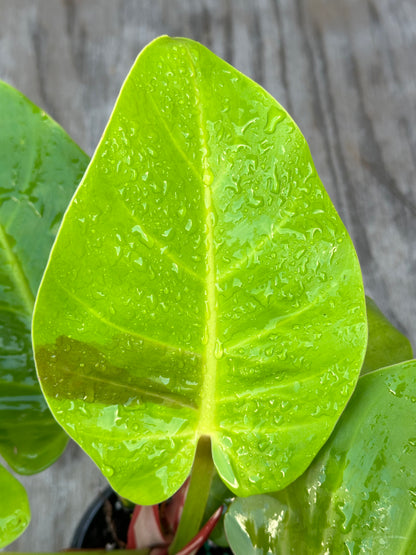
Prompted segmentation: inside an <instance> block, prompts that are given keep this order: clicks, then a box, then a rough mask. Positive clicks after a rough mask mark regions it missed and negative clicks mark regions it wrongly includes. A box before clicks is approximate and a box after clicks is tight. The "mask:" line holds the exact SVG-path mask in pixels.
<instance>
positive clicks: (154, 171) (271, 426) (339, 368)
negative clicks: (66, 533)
mask: <svg viewBox="0 0 416 555" xmlns="http://www.w3.org/2000/svg"><path fill="white" fill-rule="evenodd" d="M34 343H35V350H36V361H37V366H38V372H39V376H40V379H41V382H42V388H43V391H44V393H45V395H46V397H47V399H48V403H49V405H50V407H51V408H52V410H53V412H54V414H55V416H56V418H57V419H58V420H59V421H60V422H61V423H62V425H63V426H64V427H65V429H66V430H67V431H68V433H69V434H70V435H72V437H74V439H75V440H76V441H77V442H78V443H79V444H80V445H81V446H82V447H83V448H84V449H85V450H86V451H87V452H88V453H89V455H90V456H91V457H92V458H93V459H94V460H95V461H96V462H97V464H98V465H99V466H100V467H101V469H102V470H103V472H104V474H105V475H106V476H107V477H108V479H109V481H110V483H111V484H112V486H113V487H114V488H115V489H116V490H117V491H118V492H119V493H120V494H121V495H123V496H124V497H127V498H129V499H131V500H133V501H135V502H136V503H139V504H154V503H156V502H158V501H161V500H163V499H165V498H167V497H169V496H170V495H171V494H173V493H174V492H175V491H176V490H177V489H178V488H179V486H180V485H181V484H182V483H183V481H184V480H185V478H186V477H187V475H188V473H189V471H190V469H191V465H192V461H193V457H194V453H195V449H196V445H197V441H198V438H199V437H200V436H202V435H208V436H210V437H211V439H212V445H213V458H214V462H215V465H216V467H217V470H218V473H219V474H220V476H221V478H222V479H223V480H224V482H225V483H226V484H227V486H228V487H229V488H230V489H231V490H232V491H233V492H235V493H237V494H239V495H248V494H252V493H258V492H264V491H270V490H271V491H274V490H276V489H277V488H281V487H284V486H285V485H286V484H288V483H289V482H291V481H292V480H294V479H295V478H296V477H297V476H299V475H300V474H301V473H302V472H303V471H304V470H305V468H306V467H307V466H308V464H309V463H310V461H311V460H312V458H313V457H314V456H315V454H316V452H317V451H318V450H319V448H320V447H321V446H322V444H323V443H324V442H325V440H326V439H327V437H328V436H329V434H330V433H331V431H332V429H333V427H334V425H335V423H336V421H337V419H338V417H339V415H340V414H341V412H342V410H343V407H344V405H345V404H346V402H347V400H348V399H349V397H350V395H351V393H352V391H353V388H354V386H355V383H356V380H357V377H358V373H359V369H360V367H361V364H362V360H363V357H364V351H365V343H366V321H365V305H364V293H363V286H362V281H361V275H360V269H359V265H358V261H357V258H356V254H355V251H354V249H353V246H352V244H351V241H350V239H349V237H348V234H347V232H346V230H345V228H344V226H343V224H342V223H341V221H340V219H339V217H338V215H337V213H336V212H335V210H334V208H333V206H332V204H331V202H330V200H329V198H328V196H327V194H326V192H325V190H324V188H323V186H322V184H321V182H320V180H319V177H318V175H317V173H316V171H315V168H314V166H313V162H312V159H311V156H310V152H309V149H308V146H307V144H306V142H305V139H304V138H303V136H302V134H301V133H300V131H299V129H298V128H297V126H296V124H295V123H294V122H293V120H292V119H291V117H290V116H289V115H288V114H287V113H286V112H285V110H284V109H283V108H282V107H281V106H280V105H279V104H278V103H277V102H276V101H275V100H274V99H273V98H272V97H271V96H270V95H269V94H268V93H267V92H265V91H264V90H263V89H262V88H261V87H260V86H259V85H257V84H255V83H253V82H252V81H251V80H250V79H248V78H247V77H245V76H243V75H242V74H241V73H239V72H238V71H236V70H235V69H234V68H232V67H231V66H229V65H228V64H226V63H225V62H223V61H222V60H220V59H219V58H217V57H216V56H215V55H214V54H212V53H211V52H209V51H208V50H207V49H206V48H204V47H203V46H201V45H199V44H198V43H195V42H193V41H190V40H187V39H171V38H169V37H161V38H159V39H157V40H156V41H154V42H153V43H151V44H150V45H149V46H148V47H147V48H145V49H144V50H143V52H142V53H141V54H140V56H139V57H138V59H137V61H136V63H135V65H134V67H133V68H132V70H131V72H130V74H129V76H128V78H127V80H126V82H125V84H124V86H123V88H122V91H121V93H120V96H119V98H118V100H117V103H116V106H115V108H114V112H113V114H112V116H111V119H110V121H109V123H108V126H107V128H106V130H105V133H104V135H103V137H102V139H101V142H100V144H99V145H98V148H97V150H96V153H95V155H94V158H93V160H92V162H91V165H90V166H89V168H88V170H87V172H86V174H85V176H84V179H83V181H82V183H81V186H80V188H79V189H78V191H77V194H76V196H75V198H74V200H73V202H72V204H71V206H70V208H69V211H68V212H67V214H66V216H65V219H64V222H63V226H62V228H61V230H60V232H59V236H58V239H57V242H56V244H55V246H54V249H53V252H52V257H51V259H50V262H49V265H48V268H47V271H46V273H45V276H44V279H43V283H42V286H41V289H40V292H39V296H38V301H37V307H36V313H35V318H34Z"/></svg>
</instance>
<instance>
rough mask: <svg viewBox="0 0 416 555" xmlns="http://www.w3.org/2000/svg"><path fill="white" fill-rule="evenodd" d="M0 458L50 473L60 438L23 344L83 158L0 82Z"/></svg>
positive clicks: (27, 341)
mask: <svg viewBox="0 0 416 555" xmlns="http://www.w3.org/2000/svg"><path fill="white" fill-rule="evenodd" d="M0 114H1V115H0V263H1V264H0V314H1V319H0V453H1V455H3V457H4V458H5V459H6V461H7V462H8V464H9V465H10V466H11V467H13V468H14V469H15V470H16V471H17V472H20V473H22V474H32V473H34V472H39V471H40V470H43V469H44V468H46V467H47V466H49V465H50V464H51V463H52V462H53V461H54V460H56V458H57V457H58V456H59V455H60V454H61V452H62V450H63V449H64V447H65V445H66V442H67V436H66V434H65V433H64V432H63V430H62V429H61V428H60V427H59V426H58V425H57V424H56V422H55V421H54V419H53V417H52V415H51V414H50V412H49V409H48V407H47V405H46V403H45V400H44V399H43V396H42V393H41V391H40V388H39V384H38V380H37V376H36V371H35V364H34V361H33V357H32V344H31V336H30V327H31V318H32V311H33V305H34V299H35V295H36V292H37V289H38V286H39V283H40V280H41V277H42V273H43V270H44V268H45V266H46V263H47V260H48V255H49V251H50V248H51V246H52V242H53V239H54V236H55V234H56V231H57V228H58V225H59V222H60V221H61V218H62V215H63V212H64V210H65V208H66V206H67V205H68V203H69V200H70V198H71V196H72V194H73V193H74V190H75V186H76V184H77V183H78V182H79V180H80V179H81V177H82V173H83V171H84V169H85V167H86V164H87V157H86V155H85V154H83V153H82V152H81V151H80V149H79V148H78V147H77V146H76V145H75V144H74V143H73V142H72V141H71V139H70V138H69V137H68V136H67V135H66V133H65V132H64V131H63V129H61V128H60V127H59V126H58V125H57V124H56V123H55V122H54V121H52V120H51V119H50V118H49V117H48V116H47V115H46V114H45V113H44V112H43V111H42V110H40V109H39V108H37V107H36V106H34V105H33V104H32V103H31V102H30V101H29V100H27V99H26V98H25V97H24V96H23V95H22V94H21V93H19V92H18V91H16V90H15V89H13V88H12V87H10V86H9V85H6V84H5V83H2V82H0Z"/></svg>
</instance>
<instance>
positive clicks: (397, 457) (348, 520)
mask: <svg viewBox="0 0 416 555" xmlns="http://www.w3.org/2000/svg"><path fill="white" fill-rule="evenodd" d="M415 422H416V361H414V360H413V361H408V362H403V363H400V364H397V365H395V366H390V367H387V368H382V369H380V370H376V371H373V372H370V373H367V374H365V375H363V376H361V378H360V379H359V382H358V385H357V389H356V391H355V393H354V395H353V397H352V399H351V401H350V403H349V404H348V406H347V408H346V410H345V412H344V414H343V415H342V417H341V419H340V420H339V422H338V424H337V426H336V428H335V430H334V432H333V434H332V436H331V438H330V439H329V441H328V442H327V443H326V444H325V446H324V447H323V448H322V449H321V451H320V452H319V454H318V456H317V457H316V459H315V460H314V461H313V463H312V464H311V466H310V467H309V468H308V470H307V471H306V472H305V473H304V474H303V475H302V476H301V477H300V478H299V479H298V480H296V481H295V482H294V483H292V484H291V485H290V486H288V487H287V488H286V489H284V490H283V491H280V492H278V493H275V494H270V495H261V496H260V495H258V496H253V497H249V498H247V499H237V500H236V501H234V503H233V504H232V505H231V508H230V510H229V512H228V513H227V514H226V516H225V530H226V533H227V537H228V540H229V542H230V545H231V548H232V549H233V550H234V552H235V553H244V554H247V555H251V554H256V555H260V554H266V553H267V554H273V555H279V554H280V553H282V554H283V553H285V554H286V553H294V554H296V555H298V554H311V555H312V554H315V553H401V554H403V555H411V553H414V545H415V541H416V527H415V514H416V511H415V510H416V466H415V456H416V428H415Z"/></svg>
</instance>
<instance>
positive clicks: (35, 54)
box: [0, 0, 416, 551]
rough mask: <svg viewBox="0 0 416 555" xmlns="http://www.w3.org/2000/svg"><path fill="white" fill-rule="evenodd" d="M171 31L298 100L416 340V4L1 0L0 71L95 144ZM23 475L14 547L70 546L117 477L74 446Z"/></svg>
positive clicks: (301, 117) (298, 113)
mask: <svg viewBox="0 0 416 555" xmlns="http://www.w3.org/2000/svg"><path fill="white" fill-rule="evenodd" d="M165 33H166V34H170V35H183V36H189V37H191V38H195V39H197V40H200V41H201V42H203V43H204V44H206V45H207V46H208V47H210V48H212V49H213V50H214V51H215V52H216V53H217V54H218V55H220V56H222V57H224V58H225V59H227V60H228V61H229V62H230V63H232V64H233V65H235V66H236V67H238V68H239V69H240V70H241V71H243V72H245V73H247V74H248V75H250V76H251V77H253V78H254V79H256V80H258V81H259V82H260V83H261V84H263V85H264V86H265V87H266V88H267V89H268V90H269V91H270V92H271V93H272V94H273V95H274V96H275V97H276V98H277V99H278V100H280V101H281V102H282V104H283V105H285V106H286V107H287V108H288V109H289V111H290V112H291V114H292V115H293V117H294V118H295V119H296V121H297V122H298V123H299V125H300V127H301V129H302V130H303V132H304V133H305V135H306V137H307V139H308V141H309V143H310V146H311V150H312V153H313V156H314V159H315V162H316V166H317V168H318V172H319V174H320V175H321V177H322V180H323V182H324V183H325V185H326V187H327V189H328V191H329V193H330V195H331V197H332V199H333V201H334V203H335V205H336V206H337V208H338V210H339V212H340V214H341V216H342V218H343V220H344V222H345V223H346V225H347V227H348V229H349V231H350V233H351V235H352V237H353V240H354V242H355V245H356V247H357V250H358V254H359V257H360V261H361V263H362V266H363V272H364V279H365V283H366V287H367V290H368V293H369V294H370V295H372V296H373V298H374V299H375V300H376V301H377V303H379V305H380V306H381V307H382V308H383V310H385V311H386V312H387V313H388V315H389V316H390V317H391V318H392V319H393V321H394V322H396V323H398V324H399V326H400V328H401V329H402V330H404V331H405V332H407V334H408V335H409V337H410V338H411V339H412V340H413V343H414V344H416V319H415V318H414V314H415V313H416V280H415V279H414V276H415V275H416V248H415V243H414V241H415V237H416V218H415V214H416V187H415V180H414V175H415V170H416V56H415V52H416V4H415V2H413V1H412V0H377V2H376V1H375V0H362V1H360V2H351V1H350V0H338V1H337V2H328V1H327V0H251V1H250V0H235V1H232V0H204V1H203V0H200V1H193V2H188V1H187V0H165V1H163V0H150V1H135V0H0V78H2V79H4V80H7V81H9V82H10V83H11V84H13V85H14V86H16V87H17V88H19V89H20V90H22V91H23V92H24V93H25V94H26V95H27V96H29V97H30V98H31V99H32V100H33V101H34V102H36V103H37V104H39V105H40V106H42V107H43V108H44V109H45V110H46V111H48V112H49V113H50V114H51V115H52V116H53V117H55V118H56V119H57V120H58V121H59V122H60V123H61V124H62V125H63V127H64V128H66V129H67V130H68V131H69V133H70V134H71V135H72V136H73V138H74V139H75V140H76V141H77V142H78V143H79V144H80V145H81V146H82V147H83V148H84V149H85V150H86V151H87V152H89V153H92V152H93V150H94V147H95V145H96V143H97V141H98V139H99V136H100V134H101V132H102V130H103V128H104V125H105V123H106V121H107V118H108V116H109V114H110V111H111V108H112V106H113V104H114V101H115V99H116V96H117V93H118V90H119V88H120V86H121V83H122V81H123V79H124V77H125V75H126V73H127V71H128V70H129V68H130V66H131V64H132V63H133V61H134V59H135V57H136V55H137V53H138V52H139V51H140V50H141V48H142V47H143V46H144V45H145V44H146V43H147V42H149V41H150V40H151V39H153V38H154V37H156V36H157V35H160V34H165ZM22 481H23V482H24V484H25V485H26V486H27V488H28V490H29V495H30V499H31V503H32V507H33V513H34V514H33V522H32V524H31V526H30V528H29V529H28V531H27V532H26V533H25V534H24V535H23V536H22V538H21V539H20V540H18V541H17V542H15V544H14V545H13V546H11V548H10V550H15V551H16V550H19V551H33V550H37V551H39V550H55V549H59V548H61V547H65V546H67V545H68V544H69V538H70V536H71V533H72V531H73V529H74V527H75V523H76V521H77V519H78V515H79V514H80V512H82V511H83V510H84V509H85V507H86V506H87V505H88V504H89V501H90V498H91V496H94V495H95V494H96V493H97V492H98V491H99V490H100V488H102V487H103V485H104V484H105V480H104V478H102V477H101V475H100V474H99V472H98V471H97V470H96V468H95V466H94V464H93V463H92V462H91V461H89V459H88V458H87V457H86V456H85V455H83V454H81V453H80V451H79V449H78V448H76V447H75V445H73V444H71V446H70V447H69V449H68V450H67V451H66V453H65V455H64V456H63V457H62V458H61V460H60V461H58V463H56V464H55V465H54V466H53V467H52V468H50V469H49V470H47V471H45V472H43V473H42V474H40V475H38V476H36V477H30V478H24V479H23V480H22Z"/></svg>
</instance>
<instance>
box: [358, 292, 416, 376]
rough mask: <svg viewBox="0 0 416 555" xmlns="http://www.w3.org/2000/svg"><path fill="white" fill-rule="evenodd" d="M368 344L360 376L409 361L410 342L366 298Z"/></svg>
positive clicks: (410, 356)
mask: <svg viewBox="0 0 416 555" xmlns="http://www.w3.org/2000/svg"><path fill="white" fill-rule="evenodd" d="M365 300H366V305H367V322H368V343H367V351H366V353H365V358H364V362H363V367H362V368H361V374H366V373H367V372H371V371H372V370H377V369H378V368H383V367H384V366H391V365H392V364H396V363H398V362H404V361H405V360H411V359H412V358H413V351H412V346H411V344H410V341H409V340H408V339H407V337H406V336H405V335H403V334H402V333H401V332H399V330H398V329H396V328H395V327H394V326H393V324H391V323H390V322H389V321H388V320H387V318H386V317H385V316H384V314H383V313H382V312H381V310H380V309H379V308H378V307H377V305H376V303H375V302H374V301H373V300H372V299H370V298H369V297H366V299H365Z"/></svg>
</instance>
